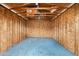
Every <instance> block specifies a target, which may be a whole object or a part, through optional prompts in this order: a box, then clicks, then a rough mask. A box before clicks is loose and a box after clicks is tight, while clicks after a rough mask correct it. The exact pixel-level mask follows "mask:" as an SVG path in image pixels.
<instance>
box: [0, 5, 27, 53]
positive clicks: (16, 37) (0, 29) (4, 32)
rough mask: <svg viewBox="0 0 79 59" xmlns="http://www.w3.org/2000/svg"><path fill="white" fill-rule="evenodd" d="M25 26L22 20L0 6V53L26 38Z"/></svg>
mask: <svg viewBox="0 0 79 59" xmlns="http://www.w3.org/2000/svg"><path fill="white" fill-rule="evenodd" d="M25 26H26V23H25V21H24V19H23V18H21V17H19V16H17V15H16V14H15V13H13V12H11V11H10V10H8V9H6V8H4V7H2V6H0V52H2V51H5V50H7V49H8V48H9V47H11V46H13V44H15V43H17V42H20V41H21V40H22V39H24V38H25V37H26V27H25Z"/></svg>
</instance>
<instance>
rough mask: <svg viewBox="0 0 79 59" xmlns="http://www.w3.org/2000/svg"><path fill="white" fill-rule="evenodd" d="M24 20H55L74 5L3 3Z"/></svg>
mask: <svg viewBox="0 0 79 59" xmlns="http://www.w3.org/2000/svg"><path fill="white" fill-rule="evenodd" d="M1 5H3V6H4V7H6V8H8V9H10V10H11V11H13V12H14V13H16V14H17V15H19V16H21V17H23V18H24V19H52V18H53V19H54V18H56V17H57V16H58V15H60V14H61V13H62V12H63V11H65V10H66V9H68V8H69V7H71V6H72V5H73V4H72V3H3V4H1Z"/></svg>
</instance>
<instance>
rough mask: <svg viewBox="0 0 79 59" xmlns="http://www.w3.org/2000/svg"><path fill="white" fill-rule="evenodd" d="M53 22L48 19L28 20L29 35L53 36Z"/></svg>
mask: <svg viewBox="0 0 79 59" xmlns="http://www.w3.org/2000/svg"><path fill="white" fill-rule="evenodd" d="M50 25H52V22H51V21H50V20H46V19H39V20H37V19H34V20H32V19H31V20H27V36H28V37H50V38H51V37H52V33H51V31H52V26H50Z"/></svg>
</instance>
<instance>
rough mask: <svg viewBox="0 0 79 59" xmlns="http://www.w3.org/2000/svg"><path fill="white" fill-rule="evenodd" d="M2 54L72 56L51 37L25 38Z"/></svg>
mask: <svg viewBox="0 0 79 59" xmlns="http://www.w3.org/2000/svg"><path fill="white" fill-rule="evenodd" d="M0 55H2V56H73V55H74V54H73V53H71V52H70V51H69V50H67V49H65V48H64V47H63V46H62V45H60V44H59V43H58V42H56V41H55V40H54V39H51V38H39V37H38V38H32V37H30V38H26V39H25V40H24V41H22V42H20V43H18V44H16V45H14V46H13V47H12V48H10V49H8V51H6V52H4V53H2V54H0Z"/></svg>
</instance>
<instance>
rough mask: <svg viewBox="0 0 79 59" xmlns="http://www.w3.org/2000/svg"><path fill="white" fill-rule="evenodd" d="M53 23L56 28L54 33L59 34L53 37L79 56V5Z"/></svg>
mask: <svg viewBox="0 0 79 59" xmlns="http://www.w3.org/2000/svg"><path fill="white" fill-rule="evenodd" d="M52 23H55V24H52V25H53V26H54V27H53V28H55V30H53V31H52V32H57V33H58V36H57V35H56V34H57V33H56V34H55V33H53V35H54V36H52V37H53V38H55V39H57V38H58V42H59V43H60V44H62V45H63V46H64V47H65V48H67V49H69V50H70V51H71V52H73V53H74V54H76V55H79V4H75V5H73V6H72V7H71V8H69V9H68V10H66V11H65V12H64V13H63V14H61V15H60V16H59V17H58V18H56V19H55V21H52ZM57 24H58V26H57ZM57 30H58V31H57ZM55 36H56V37H55Z"/></svg>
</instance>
